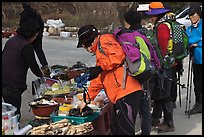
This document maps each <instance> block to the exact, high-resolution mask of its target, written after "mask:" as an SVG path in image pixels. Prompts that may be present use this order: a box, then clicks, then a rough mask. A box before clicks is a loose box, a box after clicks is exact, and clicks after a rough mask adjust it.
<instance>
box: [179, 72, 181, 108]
mask: <svg viewBox="0 0 204 137" xmlns="http://www.w3.org/2000/svg"><path fill="white" fill-rule="evenodd" d="M178 79H179V104H180V107H181V87H180V84H181V78H180V72H178Z"/></svg>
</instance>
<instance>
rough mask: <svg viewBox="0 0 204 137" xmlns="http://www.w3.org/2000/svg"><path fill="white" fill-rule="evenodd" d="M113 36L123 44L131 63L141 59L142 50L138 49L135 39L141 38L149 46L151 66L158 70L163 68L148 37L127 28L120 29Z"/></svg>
mask: <svg viewBox="0 0 204 137" xmlns="http://www.w3.org/2000/svg"><path fill="white" fill-rule="evenodd" d="M131 33H132V34H131ZM113 34H114V36H115V37H116V39H117V40H118V42H119V43H123V44H121V46H122V48H123V51H124V52H125V54H126V56H127V57H128V59H129V60H130V61H131V62H134V61H136V60H138V59H139V58H140V57H141V54H140V50H139V48H138V47H137V43H136V39H135V37H136V36H138V37H141V38H142V39H143V40H144V41H145V43H146V45H147V46H148V49H149V52H150V55H151V64H153V65H154V66H155V67H156V69H157V70H159V69H160V68H161V65H160V61H159V58H158V57H157V54H156V51H155V49H154V47H153V45H152V44H151V43H150V42H149V40H148V39H147V37H146V36H144V35H142V34H141V33H139V32H138V31H133V30H129V29H125V28H118V29H116V30H115V31H114V33H113ZM130 43H131V44H130ZM133 45H134V46H133Z"/></svg>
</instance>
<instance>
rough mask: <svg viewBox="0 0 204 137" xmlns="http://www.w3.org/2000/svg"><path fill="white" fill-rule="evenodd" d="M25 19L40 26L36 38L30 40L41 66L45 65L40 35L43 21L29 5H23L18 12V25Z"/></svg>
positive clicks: (46, 63)
mask: <svg viewBox="0 0 204 137" xmlns="http://www.w3.org/2000/svg"><path fill="white" fill-rule="evenodd" d="M27 20H32V21H36V22H37V23H38V24H39V26H40V32H39V33H38V35H37V37H36V39H35V40H34V41H33V42H32V45H33V48H34V50H35V52H36V54H37V56H38V59H39V61H40V63H41V65H42V66H47V65H48V62H47V60H46V57H45V54H44V51H43V49H42V37H43V29H44V22H43V20H42V18H41V16H40V14H39V13H37V11H36V10H34V9H33V8H32V7H30V6H26V7H24V10H23V11H22V12H21V13H20V22H19V26H21V25H22V24H23V23H24V22H26V21H27Z"/></svg>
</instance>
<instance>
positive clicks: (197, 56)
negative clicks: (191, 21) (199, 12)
mask: <svg viewBox="0 0 204 137" xmlns="http://www.w3.org/2000/svg"><path fill="white" fill-rule="evenodd" d="M186 33H187V35H188V38H189V41H188V44H189V46H190V45H191V44H195V43H197V44H198V47H196V48H195V49H194V52H193V63H195V64H202V19H200V21H199V23H198V26H197V27H194V26H193V25H191V26H189V27H188V28H187V29H186Z"/></svg>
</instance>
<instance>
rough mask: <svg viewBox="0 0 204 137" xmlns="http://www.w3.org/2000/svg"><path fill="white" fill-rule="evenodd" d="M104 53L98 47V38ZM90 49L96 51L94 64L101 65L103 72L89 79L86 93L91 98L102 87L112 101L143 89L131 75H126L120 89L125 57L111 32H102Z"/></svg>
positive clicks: (114, 101)
mask: <svg viewBox="0 0 204 137" xmlns="http://www.w3.org/2000/svg"><path fill="white" fill-rule="evenodd" d="M99 37H100V43H101V47H102V49H103V51H104V52H105V54H106V55H104V54H103V53H101V52H100V51H99V49H98V40H99ZM91 49H92V51H94V52H95V53H96V66H101V68H102V69H103V72H102V73H101V74H99V75H98V77H97V78H95V79H93V80H91V81H90V86H89V87H88V93H89V96H90V99H91V100H93V99H94V98H95V97H96V96H97V94H98V93H99V92H100V91H101V89H104V90H105V92H106V95H107V96H108V99H109V101H110V102H112V103H114V104H115V103H116V101H117V100H118V99H120V98H122V97H124V96H126V95H128V94H131V93H133V92H135V91H139V90H143V89H142V87H141V85H140V83H139V82H138V81H137V80H135V79H134V78H133V77H132V76H130V75H127V80H126V88H125V89H124V90H123V89H122V82H123V75H124V67H123V66H122V65H121V64H123V62H124V59H125V53H124V52H123V50H122V47H121V46H120V44H119V43H118V42H117V41H116V39H115V37H114V36H113V35H112V34H103V35H99V36H98V37H97V38H95V40H94V42H93V44H92V47H91Z"/></svg>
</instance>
